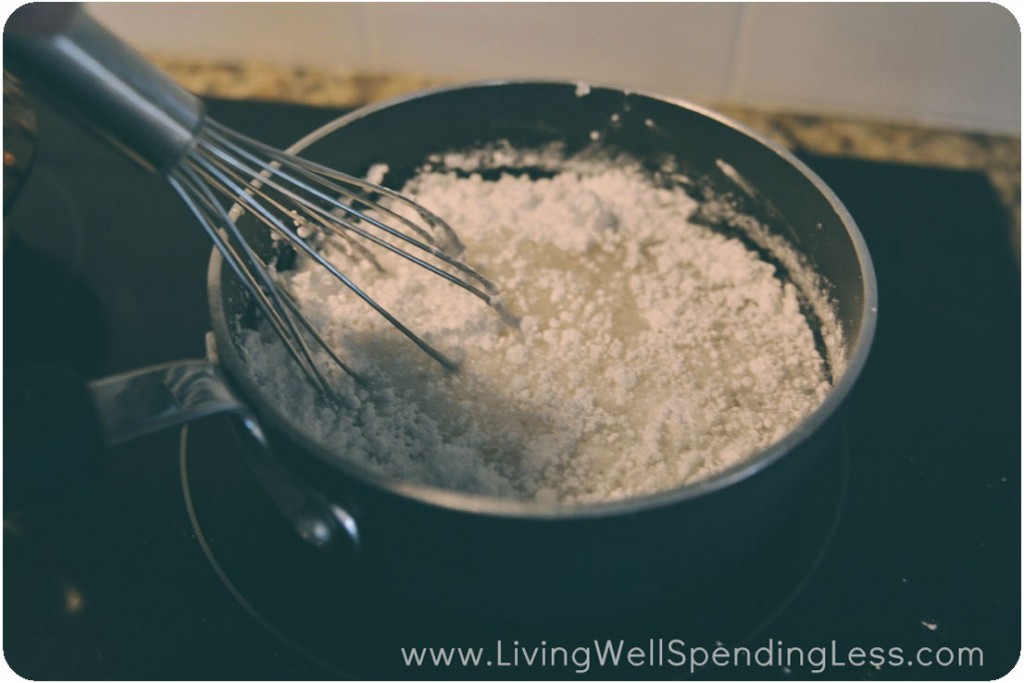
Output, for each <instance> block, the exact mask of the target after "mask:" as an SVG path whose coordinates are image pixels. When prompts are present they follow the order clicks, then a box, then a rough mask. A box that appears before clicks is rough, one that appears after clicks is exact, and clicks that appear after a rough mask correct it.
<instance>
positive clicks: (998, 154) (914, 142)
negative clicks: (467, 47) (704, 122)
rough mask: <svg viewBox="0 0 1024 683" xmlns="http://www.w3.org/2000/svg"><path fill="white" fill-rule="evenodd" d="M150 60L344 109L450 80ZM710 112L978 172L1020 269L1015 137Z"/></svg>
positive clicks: (773, 132) (741, 110)
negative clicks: (995, 196)
mask: <svg viewBox="0 0 1024 683" xmlns="http://www.w3.org/2000/svg"><path fill="white" fill-rule="evenodd" d="M150 56H151V57H152V58H153V59H154V61H156V62H157V63H158V64H159V65H160V66H162V67H163V68H164V69H165V70H167V71H168V72H169V73H170V74H171V75H172V76H173V77H174V78H176V79H177V80H178V81H179V82H180V83H181V84H182V85H184V86H185V87H186V88H188V89H189V90H192V91H193V92H195V93H197V94H199V95H206V96H212V97H222V98H228V99H256V100H271V101H281V102H293V103H299V104H309V105H317V106H331V107H345V108H350V107H357V106H361V105H363V104H367V103H369V102H374V101H379V100H382V99H386V98H389V97H394V96H397V95H401V94H403V93H408V92H412V91H414V90H418V89H421V88H426V87H431V86H438V85H443V84H445V83H450V82H452V81H450V80H446V79H443V78H436V77H425V76H417V75H412V74H366V73H359V72H351V71H340V70H337V71H336V70H329V69H316V68H306V67H289V66H282V65H271V64H257V63H242V62H214V61H206V60H187V59H181V58H174V57H167V56H162V55H150ZM711 106H712V108H714V109H716V110H718V111H720V112H722V113H723V114H725V115H727V116H730V117H732V118H734V119H736V120H738V121H740V122H742V123H744V124H746V125H748V126H749V127H751V128H753V129H754V130H757V131H759V132H761V133H762V134H764V135H766V136H768V137H770V138H772V139H774V140H775V141H777V142H779V143H781V144H783V145H784V146H786V147H787V148H789V149H791V150H793V151H795V152H809V153H813V154H824V155H836V156H846V157H855V158H862V159H868V160H872V161H891V162H898V163H905V164H919V165H927V166H937V167H943V168H954V169H968V170H978V171H982V172H984V173H986V174H987V175H988V177H989V180H990V181H991V183H992V185H993V187H994V188H995V189H996V191H997V192H998V193H999V196H1000V198H1001V200H1002V202H1003V204H1004V206H1005V207H1006V209H1007V213H1008V215H1009V216H1010V220H1009V222H1008V225H1007V230H1008V231H1009V232H1010V236H1011V242H1012V244H1013V246H1014V250H1015V255H1016V257H1017V262H1018V263H1020V222H1021V213H1020V158H1021V154H1020V151H1021V143H1020V137H1019V136H1008V135H1007V136H1004V135H992V134H985V133H976V132H970V131H963V130H952V129H943V128H935V127H929V126H924V125H914V124H908V123H903V122H899V123H897V122H888V121H876V120H868V119H855V118H846V117H841V116H833V115H821V114H810V113H795V112H785V111H769V110H760V109H752V108H747V107H737V106H734V105H728V104H715V103H712V104H711Z"/></svg>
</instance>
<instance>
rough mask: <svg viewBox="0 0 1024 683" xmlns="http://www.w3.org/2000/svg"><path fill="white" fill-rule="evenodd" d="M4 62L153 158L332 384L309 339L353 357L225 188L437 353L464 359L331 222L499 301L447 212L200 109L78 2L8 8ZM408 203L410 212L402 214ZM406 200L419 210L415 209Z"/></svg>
mask: <svg viewBox="0 0 1024 683" xmlns="http://www.w3.org/2000/svg"><path fill="white" fill-rule="evenodd" d="M4 53H5V61H4V64H5V67H6V68H9V69H11V70H13V71H14V72H15V73H17V74H19V75H20V76H21V77H23V78H24V79H25V80H26V82H28V83H30V84H32V85H36V86H41V87H45V88H46V89H47V91H48V92H49V93H50V94H51V95H53V96H55V97H57V98H59V100H60V101H61V103H62V104H64V105H66V106H67V107H69V108H70V109H72V110H74V111H75V112H76V113H78V114H79V115H81V116H83V117H85V118H86V119H87V121H88V122H89V123H90V124H91V125H93V126H95V127H96V128H98V129H99V130H101V131H102V132H103V133H104V135H105V136H106V137H107V139H108V140H110V141H111V142H112V143H113V144H116V145H118V146H119V147H120V148H121V149H123V150H124V151H125V152H126V153H127V154H129V155H130V156H131V157H133V158H135V159H137V160H138V161H139V162H140V163H142V164H143V165H144V166H146V167H148V168H150V169H152V170H154V171H157V172H159V173H162V174H164V175H165V176H166V178H167V180H168V182H169V183H170V184H171V186H172V187H174V189H175V190H176V191H177V192H178V194H179V195H180V196H181V198H182V199H183V200H184V202H185V203H186V204H187V205H188V207H189V209H190V210H191V211H192V213H193V214H194V215H195V216H196V218H197V219H198V220H199V222H200V224H201V225H202V227H203V229H204V230H205V231H206V232H207V234H209V236H210V238H211V240H213V243H214V244H215V245H216V247H217V249H218V250H220V252H221V254H223V256H224V258H225V260H226V263H227V264H228V265H229V267H230V269H231V270H232V272H234V273H235V275H236V276H237V277H238V278H239V280H240V282H242V283H243V284H244V286H245V288H246V290H247V291H248V292H249V294H250V295H251V296H252V297H253V299H254V300H255V301H256V302H257V303H258V304H259V306H260V308H261V310H262V311H263V313H264V315H265V318H266V320H267V321H268V322H269V323H270V326H271V328H272V329H273V330H274V332H276V334H277V335H278V336H279V337H280V339H281V341H282V343H283V344H284V345H285V346H286V347H287V349H288V351H289V353H290V354H291V356H292V357H293V358H294V359H295V361H296V362H297V363H298V365H299V367H300V368H301V369H302V371H303V372H305V373H306V375H307V376H308V378H309V379H310V381H311V382H314V383H315V384H317V385H318V386H319V387H320V389H321V390H322V391H323V392H324V393H325V394H327V395H331V394H332V391H331V383H330V379H329V377H328V376H327V375H326V374H325V373H324V371H323V370H321V368H320V367H319V363H318V361H317V354H315V353H314V352H313V351H312V350H311V349H310V346H309V344H310V342H312V343H313V344H315V345H316V346H317V347H319V348H321V349H322V350H323V351H324V352H325V355H326V357H327V358H330V359H331V360H333V361H334V363H335V364H336V365H337V366H338V367H340V368H342V369H343V370H344V371H346V372H349V373H350V374H352V371H351V370H350V368H349V367H348V366H347V365H346V364H345V362H344V361H343V360H342V359H341V358H339V357H338V355H337V354H336V353H335V352H334V350H332V349H331V347H330V346H329V345H328V344H327V343H326V342H325V341H324V339H323V338H322V337H321V336H320V334H318V333H317V331H316V329H315V328H314V327H313V325H312V324H311V323H310V322H309V321H308V320H307V319H306V318H305V317H304V316H303V315H302V313H301V311H300V309H299V307H298V305H297V304H296V303H295V302H294V300H293V299H292V296H291V295H290V294H289V292H288V291H287V288H286V287H285V286H284V285H283V284H282V283H281V282H280V281H278V280H277V279H275V278H274V277H273V275H272V273H271V272H270V271H269V268H268V263H271V262H272V261H273V260H274V254H273V253H268V254H262V255H260V254H257V250H255V249H254V248H253V243H254V242H258V241H264V240H266V236H265V235H250V236H243V234H242V233H241V232H240V231H239V230H238V229H237V227H236V225H235V217H233V216H229V215H228V212H227V210H226V209H225V207H224V205H223V204H222V203H221V201H220V200H219V197H218V196H220V197H226V198H227V199H229V200H230V201H237V202H238V204H237V206H239V207H241V210H242V211H243V212H245V213H246V214H248V215H250V216H253V217H255V218H256V219H257V220H258V222H259V224H261V225H262V226H263V229H264V230H265V231H266V232H267V233H268V234H269V235H271V236H272V238H273V241H275V242H277V244H276V246H277V248H278V249H280V248H281V246H282V245H281V243H282V242H283V244H285V245H287V246H286V247H285V248H286V249H287V250H290V251H297V252H300V253H302V254H305V255H306V256H308V257H310V258H312V259H313V260H314V261H316V262H317V263H319V264H320V265H321V266H322V267H324V268H326V269H327V270H328V271H329V272H330V273H331V274H332V275H333V276H334V277H335V278H336V279H337V280H338V281H339V282H340V283H341V284H342V285H344V286H345V287H347V288H349V289H350V290H351V291H352V292H353V293H355V295H357V296H358V297H360V298H361V299H362V300H363V301H364V302H366V303H367V304H368V305H369V306H370V307H371V308H372V309H373V310H374V311H376V312H377V313H379V314H380V315H382V316H383V317H384V318H385V319H387V320H388V322H390V323H391V324H392V325H394V326H395V327H396V328H397V329H398V330H400V331H401V332H402V334H404V335H405V336H406V337H408V338H409V339H410V340H411V341H412V342H413V343H415V344H416V345H417V346H418V347H419V348H421V349H422V350H423V351H424V352H426V353H427V354H428V355H429V356H431V357H432V358H434V359H435V360H436V361H438V362H439V363H441V364H442V365H443V366H445V367H446V368H448V369H449V370H454V369H455V364H454V363H453V362H452V361H451V360H449V359H448V358H447V357H446V356H445V355H444V354H443V353H441V352H440V351H439V350H437V349H435V348H434V347H432V346H431V345H430V344H428V343H427V342H426V341H424V340H423V339H422V338H421V337H419V336H418V335H417V334H416V333H415V332H413V331H412V330H410V329H409V328H408V327H406V326H405V325H403V324H402V322H401V321H399V320H398V319H397V318H396V317H394V316H393V315H392V314H391V313H389V312H388V311H387V310H385V309H384V307H383V306H381V305H380V304H379V303H377V302H376V301H375V300H374V299H373V297H372V296H371V295H370V294H369V293H367V292H365V291H364V290H362V289H361V288H360V287H359V286H358V284H357V283H355V282H353V281H352V280H351V279H349V278H348V277H347V276H346V275H345V274H344V273H342V272H341V271H340V270H339V269H338V268H337V267H336V266H334V265H333V264H332V263H330V262H329V261H328V260H327V259H326V258H324V257H323V256H322V255H321V254H320V253H319V252H318V250H317V248H316V247H315V245H314V242H315V237H316V236H317V235H320V234H321V233H323V232H328V233H333V234H337V235H340V236H342V237H343V238H345V239H346V241H347V243H348V244H349V245H350V246H351V248H352V250H353V251H354V252H355V253H356V254H358V255H361V256H363V257H365V258H368V259H371V260H373V253H372V250H373V249H374V248H382V249H386V250H388V251H391V252H393V253H396V254H398V255H400V256H402V257H404V258H406V259H408V260H410V261H412V262H413V263H415V264H417V265H419V266H422V268H423V269H424V271H425V272H429V273H432V274H434V275H437V276H440V277H442V278H444V279H446V280H448V281H449V282H451V283H453V284H455V285H458V286H460V287H462V288H464V289H466V290H468V291H469V292H471V293H473V294H474V295H476V296H477V297H479V298H480V299H482V300H483V301H485V302H486V303H487V304H488V305H491V306H494V307H496V308H500V298H499V297H498V296H497V292H496V289H495V287H494V285H493V284H491V283H490V282H489V281H488V280H487V279H485V278H484V277H483V276H481V275H480V274H479V273H477V272H476V271H475V270H473V269H472V268H471V267H469V266H468V265H466V264H464V263H461V262H460V261H458V260H457V258H456V256H457V255H458V253H459V252H460V245H459V241H458V238H457V237H456V236H455V233H454V232H453V231H452V230H451V228H450V227H448V226H447V225H446V224H445V222H444V221H443V220H442V219H441V218H439V217H438V216H435V215H434V214H432V213H431V212H430V211H428V210H427V209H425V208H423V207H421V206H418V205H417V204H415V203H414V202H412V201H411V200H409V199H407V198H405V197H403V196H401V195H399V194H398V193H396V192H393V191H391V190H388V189H386V188H383V187H380V186H379V185H375V184H373V183H369V182H367V181H365V180H361V179H360V178H357V177H354V176H351V175H347V174H344V173H339V172H337V171H334V170H332V169H330V168H328V167H326V166H322V165H320V164H316V163H313V162H311V161H309V160H306V159H301V158H299V157H296V156H293V155H290V154H286V153H283V152H281V151H279V150H276V149H274V148H272V147H270V146H267V145H264V144H261V143H259V142H257V141H255V140H252V139H250V138H248V137H246V136H244V135H241V134H239V133H237V132H235V131H232V130H230V129H228V128H226V127H225V126H222V125H220V124H218V123H217V122H216V121H213V120H211V119H209V118H208V117H207V116H206V115H205V111H204V107H203V104H202V102H201V101H200V100H199V99H198V98H197V97H195V96H194V95H192V94H191V93H189V92H187V91H185V90H184V89H182V88H181V87H179V86H178V85H176V84H175V83H174V82H173V81H171V79H170V78H169V77H167V76H166V75H165V74H163V73H161V72H160V71H159V70H157V69H156V68H155V67H154V66H152V65H151V64H149V63H148V62H146V61H145V60H144V58H143V57H142V56H141V55H139V54H137V53H135V52H134V51H132V50H131V49H130V48H129V47H128V46H126V45H125V44H123V43H121V42H120V41H119V40H118V39H117V38H116V37H115V36H113V35H112V34H110V33H109V32H107V31H106V30H105V29H104V28H103V27H101V26H100V25H99V24H97V23H96V22H95V21H93V20H92V19H91V18H90V17H89V16H88V15H87V14H86V13H85V12H84V11H82V10H81V8H80V7H79V6H77V5H69V4H62V3H32V4H28V5H24V6H22V7H21V8H19V9H18V10H17V11H15V12H14V14H12V15H11V18H10V20H9V21H8V23H7V30H6V31H5V32H4ZM401 209H407V210H405V211H401V213H399V211H400V210H401ZM408 209H411V211H409V210H408Z"/></svg>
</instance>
